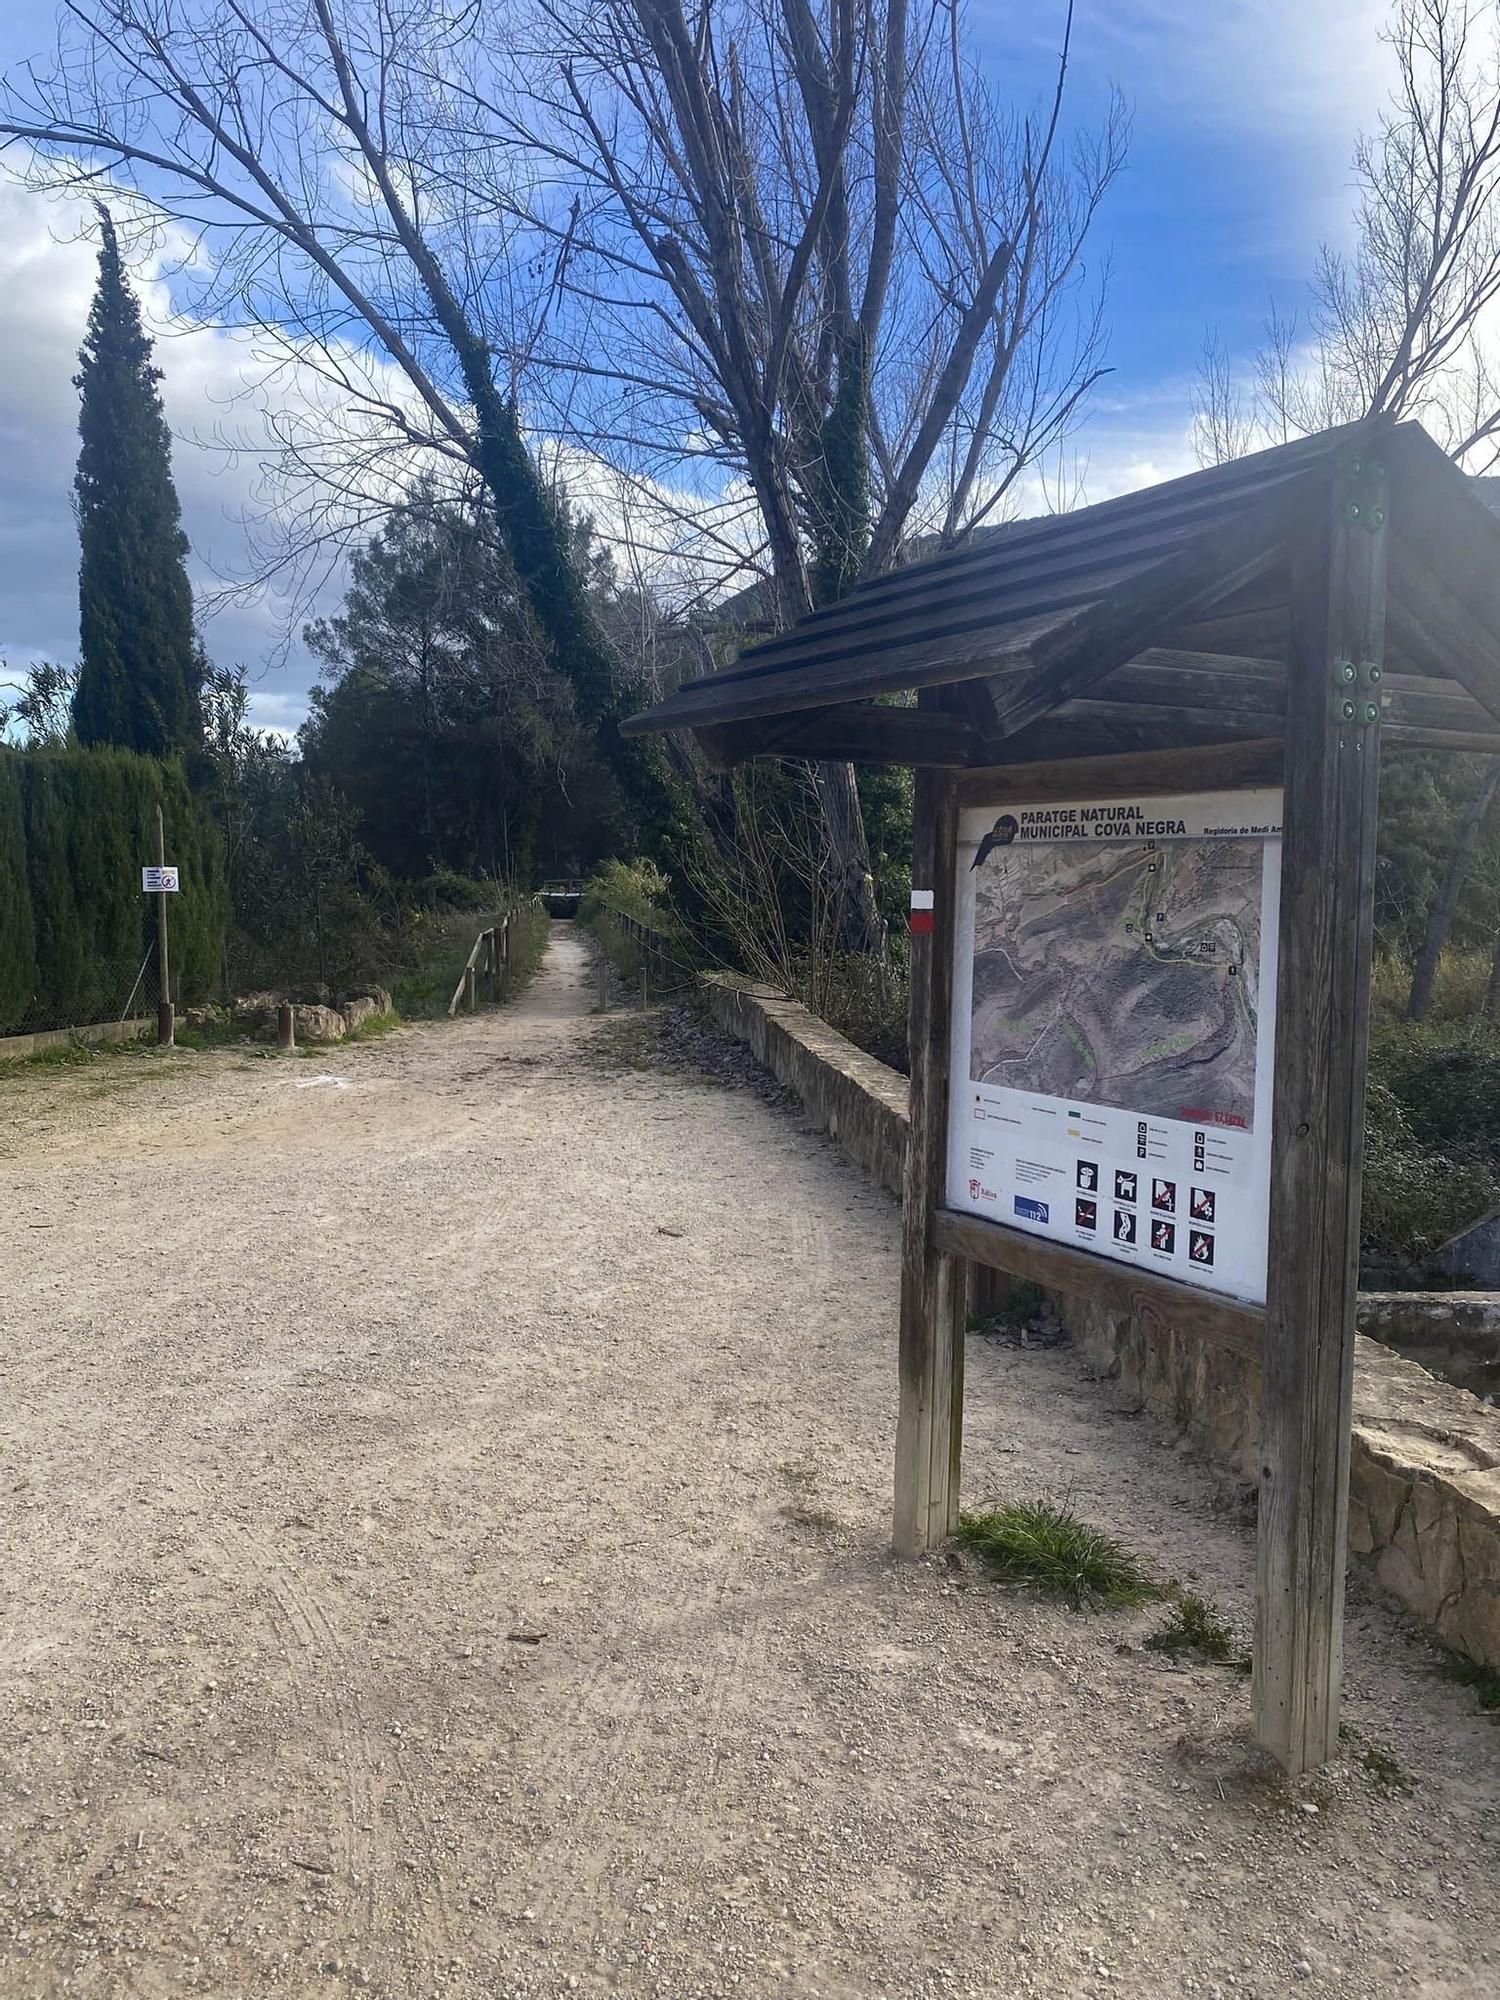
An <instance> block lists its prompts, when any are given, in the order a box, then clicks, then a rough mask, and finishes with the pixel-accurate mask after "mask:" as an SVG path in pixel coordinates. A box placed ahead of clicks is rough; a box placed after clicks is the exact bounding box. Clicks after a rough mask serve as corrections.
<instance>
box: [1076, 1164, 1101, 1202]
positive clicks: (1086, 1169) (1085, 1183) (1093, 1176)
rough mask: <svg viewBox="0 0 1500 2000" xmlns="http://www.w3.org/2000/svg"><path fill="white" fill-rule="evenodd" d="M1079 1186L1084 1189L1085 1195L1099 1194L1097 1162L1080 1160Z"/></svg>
mask: <svg viewBox="0 0 1500 2000" xmlns="http://www.w3.org/2000/svg"><path fill="white" fill-rule="evenodd" d="M1078 1185H1079V1186H1080V1187H1081V1188H1082V1189H1083V1191H1084V1193H1085V1194H1097V1193H1098V1192H1099V1162H1098V1161H1097V1160H1080V1161H1079V1162H1078Z"/></svg>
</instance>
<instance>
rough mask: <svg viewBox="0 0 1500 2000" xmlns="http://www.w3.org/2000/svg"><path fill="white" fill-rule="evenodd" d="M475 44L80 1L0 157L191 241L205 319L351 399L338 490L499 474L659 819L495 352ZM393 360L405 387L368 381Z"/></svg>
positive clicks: (431, 24)
mask: <svg viewBox="0 0 1500 2000" xmlns="http://www.w3.org/2000/svg"><path fill="white" fill-rule="evenodd" d="M475 38H476V28H475V13H474V10H473V9H472V8H469V9H463V10H460V11H459V13H458V14H456V15H448V16H444V15H442V14H435V13H434V12H433V11H432V10H431V9H430V8H428V7H426V6H424V5H422V4H420V0H378V4H377V3H376V0H371V4H368V5H366V4H364V0H347V4H343V0H253V4H252V0H65V4H64V6H63V8H62V13H61V28H60V41H59V46H58V50H57V54H56V57H55V59H54V61H53V62H52V63H51V65H50V66H49V67H47V68H45V69H43V68H41V67H38V66H36V65H28V66H26V67H24V68H23V69H20V70H18V71H14V72H12V73H11V74H10V75H9V76H8V77H7V78H6V79H5V83H4V86H3V90H0V141H3V142H5V143H6V145H7V151H8V156H9V158H10V160H11V163H12V165H13V167H14V168H15V170H16V171H17V172H19V174H20V175H21V176H22V177H23V178H24V179H25V180H27V181H28V182H29V183H30V184H32V185H34V186H38V187H42V188H49V189H66V190H73V191H81V192H86V191H89V190H91V189H93V188H94V187H96V186H97V185H98V184H99V183H100V182H101V181H103V180H106V179H107V180H108V181H109V182H110V183H111V184H112V185H114V186H115V187H116V188H123V189H127V190H133V191H134V193H135V194H136V195H137V196H138V198H139V207H140V210H141V211H142V212H145V213H148V214H149V213H154V214H156V215H158V216H164V217H167V218H170V220H171V221H172V222H173V223H174V224H175V225H176V226H177V228H178V229H179V230H180V231H186V232H187V235H188V237H189V239H190V247H189V254H187V255H185V256H184V257H183V258H182V259H181V260H180V261H179V263H178V266H177V268H176V271H175V273H174V286H175V289H176V293H177V296H178V297H179V298H180V299H181V300H182V302H183V304H184V307H185V310H186V311H187V312H188V313H190V314H191V315H192V316H194V317H196V318H198V319H200V320H202V321H205V322H208V323H223V322H225V321H227V322H229V323H231V324H233V325H237V326H247V325H248V326H250V327H253V328H258V329H260V330H261V331H262V333H263V334H264V335H265V337H266V339H267V340H268V342H270V343H271V344H272V345H273V346H279V348H280V349H281V350H282V351H283V352H289V353H291V354H293V355H295V358H296V361H297V363H298V365H299V366H300V367H302V368H304V369H313V370H316V371H318V372H319V373H321V375H322V376H323V377H324V379H325V380H326V382H327V384H328V385H329V388H330V390H331V391H332V393H333V397H334V398H343V399H347V402H348V404H349V405H350V406H352V410H353V412H354V414H355V417H356V419H357V421H358V425H359V428H360V435H359V437H358V439H357V440H356V439H355V438H353V437H351V436H350V435H349V434H348V432H347V431H346V433H345V435H344V437H343V438H342V439H341V440H340V445H341V448H340V449H336V450H334V451H332V452H330V453H329V454H328V456H327V459H326V461H325V462H324V464H323V466H322V468H321V469H322V472H323V475H324V477H325V478H326V479H327V481H328V482H329V483H330V485H331V486H332V487H333V488H334V489H335V490H338V489H340V488H342V489H344V492H345V493H347V491H348V489H349V487H350V485H351V482H353V481H355V479H356V474H355V471H354V462H355V461H354V457H353V455H352V454H351V453H350V452H349V451H348V450H347V449H346V447H347V446H349V445H351V444H354V443H356V442H358V443H359V444H362V445H363V446H365V447H366V448H367V449H368V451H369V452H370V453H371V454H372V455H373V456H374V457H375V458H376V459H377V460H380V459H382V458H384V457H386V456H387V455H388V454H389V453H390V452H391V450H392V448H393V447H395V448H397V449H398V450H399V452H400V453H401V457H400V459H399V461H398V464H399V466H400V467H401V468H402V469H405V470H410V467H411V463H412V460H411V457H410V454H412V453H416V454H418V456H419V457H421V458H431V457H432V456H433V455H436V456H437V457H438V458H439V459H447V460H450V461H454V462H456V463H457V464H458V465H459V466H460V467H462V468H464V469H466V470H472V471H473V472H474V473H476V474H477V475H478V476H479V477H480V478H481V479H482V480H483V482H484V484H485V485H486V487H487V488H488V489H489V491H490V494H491V496H492V497H493V500H494V503H495V507H496V511H497V515H498V518H499V520H500V522H501V526H502V531H503V532H504V534H505V536H506V540H507V543H508V546H509V549H510V553H511V557H512V560H513V562H514V565H515V569H516V573H517V576H518V577H519V579H520V581H521V584H522V586H523V588H524V589H525V591H526V593H527V596H528V598H529V601H530V603H531V605H532V608H533V610H534V612H535V614H536V617H537V622H538V625H539V627H540V629H541V630H542V632H543V633H544V634H545V635H546V637H547V639H548V641H549V643H550V645H551V647H552V650H553V652H554V655H555V657H556V659H557V661H558V664H559V666H560V667H561V668H562V670H563V671H564V673H565V674H566V675H567V676H568V678H569V679H570V681H571V682H572V684H573V687H574V691H575V696H576V699H577V706H578V710H579V713H580V715H581V716H582V718H583V719H584V720H585V721H586V722H588V723H589V724H591V725H592V726H593V727H594V728H595V729H596V730H597V731H598V733H599V736H600V739H601V743H602V746H603V749H604V752H605V755H606V757H607V759H608V760H609V761H610V763H611V764H612V766H613V768H614V769H615V772H616V775H617V776H618V777H619V778H620V780H621V782H622V786H623V788H624V790H625V792H626V795H627V797H628V798H629V799H630V801H631V803H632V804H633V805H634V807H635V808H636V810H637V811H638V812H639V813H641V814H642V815H645V816H654V817H656V818H657V819H658V821H660V819H661V818H663V817H669V816H670V814H671V810H672V808H671V805H670V801H669V800H668V799H667V798H665V797H664V786H663V782H662V779H663V772H662V768H661V766H660V764H659V762H658V758H657V753H655V752H654V751H653V750H651V749H649V748H643V747H642V746H641V745H638V744H631V743H627V742H625V741H623V740H622V739H621V738H620V737H619V735H618V730H617V727H616V725H617V722H618V719H619V716H620V714H621V713H622V712H623V710H624V709H625V708H627V707H628V706H629V705H630V698H631V696H630V690H628V689H627V688H626V687H625V686H624V685H623V684H622V675H621V673H620V670H619V662H618V660H617V658H616V656H615V654H614V652H613V650H612V649H611V647H610V646H609V645H608V643H607V642H606V640H605V637H604V635H603V634H602V633H601V631H600V630H599V627H598V625H597V623H596V620H595V618H594V615H593V612H592V609H591V607H590V604H589V600H588V596H587V592H586V590H585V588H584V582H583V579H582V578H581V577H580V576H579V574H578V572H577V570H576V568H575V566H574V565H573V564H572V562H571V560H570V557H569V551H568V547H567V542H566V536H565V532H564V529H563V525H562V521H561V517H560V513H559V510H558V507H557V504H556V501H555V498H554V496H553V495H552V494H550V493H549V492H548V490H547V489H546V487H545V485H544V483H543V481H542V480H541V478H540V476H539V474H538V471H537V467H536V465H535V462H534V460H533V458H532V455H531V452H530V450H529V449H528V446H527V442H526V439H525V436H524V434H523V429H522V419H521V413H520V409H519V405H518V400H517V394H516V385H515V382H514V380H513V378H512V377H511V376H509V375H508V374H507V372H506V369H505V367H504V366H503V365H502V361H501V360H500V359H497V348H496V341H495V335H496V333H497V330H498V329H499V327H500V326H501V325H502V324H503V323H504V322H505V319H506V315H507V313H508V311H509V309H510V306H511V304H512V299H511V279H512V277H513V273H512V270H511V266H510V263H509V261H508V250H509V244H510V241H511V230H510V224H509V222H508V219H507V218H508V217H509V216H510V215H511V213H512V210H513V203H511V202H510V201H509V200H508V199H507V198H505V191H504V190H503V189H499V188H496V187H494V186H487V185H485V184H484V182H483V181H482V178H481V177H482V175H483V173H484V172H485V171H486V164H487V163H486V162H483V161H479V160H476V159H472V158H466V157H464V140H463V137H462V134H461V133H459V132H457V131H456V130H455V127H454V122H453V120H452V118H451V117H450V116H449V104H448V101H447V96H446V92H445V89H444V87H442V85H441V84H440V83H439V82H438V81H437V79H438V78H439V76H440V74H441V72H442V69H443V66H444V63H445V61H446V62H447V63H448V64H450V65H451V66H453V67H454V68H455V69H460V68H461V66H462V63H463V62H464V60H465V59H466V55H467V52H468V51H469V50H470V49H471V48H472V47H473V46H474V43H475ZM416 51H420V59H419V60H414V59H413V57H414V52H416ZM460 166H461V169H462V171H461V172H460ZM372 346H373V347H374V348H375V349H377V350H378V352H379V353H380V355H381V356H382V357H383V358H384V362H385V364H386V373H385V375H384V376H375V375H372V373H371V371H370V370H369V369H368V368H366V367H364V366H363V365H362V357H363V356H364V354H365V353H366V352H367V351H368V350H369V349H370V348H371V347H372ZM396 483H397V482H396V481H392V482H391V492H392V497H394V490H395V486H396ZM330 532H336V528H335V529H332V530H330Z"/></svg>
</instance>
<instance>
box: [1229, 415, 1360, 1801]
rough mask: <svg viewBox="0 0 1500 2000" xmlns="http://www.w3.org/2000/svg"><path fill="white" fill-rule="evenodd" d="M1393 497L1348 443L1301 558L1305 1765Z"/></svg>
mask: <svg viewBox="0 0 1500 2000" xmlns="http://www.w3.org/2000/svg"><path fill="white" fill-rule="evenodd" d="M1373 456H1374V457H1375V458H1376V459H1378V456H1379V454H1378V451H1377V452H1376V453H1375V454H1373ZM1387 504H1388V503H1387V497H1386V480H1385V474H1384V469H1383V467H1381V466H1380V465H1379V464H1378V463H1375V464H1372V463H1371V462H1370V457H1369V456H1366V457H1364V458H1360V457H1355V458H1354V459H1352V460H1351V461H1350V462H1349V463H1348V464H1347V465H1345V466H1343V467H1342V468H1341V469H1340V471H1339V473H1338V474H1337V475H1336V477H1335V480H1334V490H1333V495H1332V502H1331V506H1330V508H1329V512H1328V515H1327V516H1326V518H1325V521H1324V523H1323V524H1322V528H1321V532H1314V533H1313V534H1312V535H1311V536H1310V537H1309V538H1308V542H1307V545H1306V547H1305V548H1304V549H1303V550H1302V551H1300V552H1299V553H1298V555H1297V557H1296V559H1295V561H1294V568H1293V610H1292V626H1293V632H1292V651H1291V660H1290V666H1289V669H1288V677H1287V679H1288V686H1287V727H1286V809H1285V820H1284V826H1285V833H1284V839H1283V846H1282V866H1281V964H1280V975H1279V979H1278V982H1277V1019H1276V1082H1275V1105H1274V1116H1273V1128H1272V1130H1273V1136H1272V1167H1271V1218H1270V1221H1271V1238H1270V1240H1271V1252H1270V1271H1269V1279H1268V1292H1267V1300H1266V1324H1265V1387H1264V1396H1263V1403H1262V1411H1261V1476H1260V1527H1259V1548H1258V1564H1257V1596H1256V1640H1255V1684H1254V1707H1255V1733H1256V1737H1257V1739H1258V1741H1259V1742H1260V1743H1261V1744H1262V1745H1264V1747H1265V1748H1266V1749H1268V1750H1270V1751H1271V1752H1272V1753H1273V1755H1274V1756H1275V1757H1276V1758H1277V1759H1278V1760H1279V1762H1280V1763H1281V1764H1282V1765H1283V1767H1284V1768H1285V1769H1286V1770H1287V1771H1288V1772H1290V1773H1292V1774H1293V1775H1295V1774H1297V1773H1299V1772H1302V1771H1306V1770H1309V1769H1311V1768H1312V1767H1314V1766H1315V1765H1317V1764H1320V1763H1322V1762H1324V1761H1325V1760H1326V1759H1327V1758H1329V1757H1331V1756H1334V1755H1336V1754H1337V1750H1338V1735H1339V1679H1340V1673H1341V1670H1342V1664H1343V1625H1344V1570H1345V1565H1346V1562H1347V1542H1348V1518H1349V1425H1350V1409H1351V1402H1352V1396H1353V1384H1354V1306H1355V1293H1356V1286H1357V1283H1358V1268H1359V1207H1360V1169H1361V1162H1362V1155H1363V1146H1364V1084H1365V1047H1366V1040H1367V1030H1368V1026H1369V1004H1370V937H1371V926H1372V911H1373V903H1374V882H1375V813H1376V801H1377V793H1378V789H1379V779H1380V721H1379V713H1380V688H1379V679H1380V662H1381V658H1382V650H1383V646H1384V636H1385V553H1386V552H1385V544H1386V533H1385V520H1386V509H1387Z"/></svg>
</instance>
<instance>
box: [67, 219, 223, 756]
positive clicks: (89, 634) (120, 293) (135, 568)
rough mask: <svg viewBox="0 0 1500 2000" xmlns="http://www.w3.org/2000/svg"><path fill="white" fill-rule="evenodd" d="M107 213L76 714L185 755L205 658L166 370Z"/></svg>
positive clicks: (82, 509)
mask: <svg viewBox="0 0 1500 2000" xmlns="http://www.w3.org/2000/svg"><path fill="white" fill-rule="evenodd" d="M99 224H100V230H101V233H102V238H103V240H102V242H101V244H100V248H99V283H98V288H97V290H96V291H95V293H94V303H93V306H92V308H91V309H90V312H89V323H88V332H87V334H86V335H85V338H84V344H83V350H82V352H81V353H80V355H79V363H80V369H79V373H78V374H77V375H75V376H74V378H73V381H74V386H75V387H76V388H77V389H78V390H79V391H80V392H81V397H82V401H81V405H80V409H79V415H78V432H79V437H80V439H81V440H82V444H81V448H80V450H79V454H78V475H77V478H76V479H75V480H74V490H75V492H76V493H77V496H78V529H79V538H80V540H81V542H82V561H81V564H80V566H79V572H78V598H79V628H80V637H81V645H82V652H81V658H80V661H79V669H78V691H77V693H76V694H75V696H74V698H73V723H74V727H75V728H76V730H77V732H78V738H79V741H80V742H82V743H88V744H92V743H115V744H119V745H121V746H122V747H124V748H126V749H130V750H139V751H142V752H144V753H145V754H146V755H147V756H149V757H166V756H171V755H173V754H174V753H178V752H180V753H182V754H184V755H189V754H191V753H193V752H194V751H196V750H197V749H198V747H199V745H200V741H201V736H202V726H201V719H200V704H199V681H198V672H199V669H198V662H197V659H196V657H195V651H194V644H193V597H192V591H191V589H190V587H189V584H188V577H187V567H186V560H185V559H186V556H187V548H188V544H187V537H186V536H185V535H184V534H183V532H182V517H181V511H180V509H179V507H178V504H177V490H176V488H175V487H174V486H173V484H172V462H171V440H170V437H169V435H168V432H167V423H166V418H165V416H164V415H163V414H162V406H161V395H160V393H159V391H158V389H157V384H158V382H160V380H161V370H160V369H159V368H155V367H153V366H152V362H151V342H150V340H149V339H148V338H147V336H146V332H145V329H144V327H143V326H142V324H141V313H140V307H139V306H138V304H137V303H136V299H135V295H134V294H133V293H132V291H131V289H130V287H129V285H128V284H127V283H126V280H125V272H124V267H123V265H122V264H121V262H120V249H119V245H118V243H117V242H116V240H115V231H114V224H113V223H112V222H111V220H110V217H109V214H108V211H107V210H105V209H103V208H101V209H100V210H99Z"/></svg>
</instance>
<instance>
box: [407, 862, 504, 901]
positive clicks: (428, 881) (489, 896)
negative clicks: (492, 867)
mask: <svg viewBox="0 0 1500 2000" xmlns="http://www.w3.org/2000/svg"><path fill="white" fill-rule="evenodd" d="M416 894H417V895H418V896H420V897H421V898H422V900H423V901H424V902H426V903H428V904H429V905H430V906H431V907H432V908H433V909H435V910H492V909H494V907H495V895H496V887H495V884H494V883H493V882H476V881H474V880H473V879H472V878H471V877H470V876H468V875H457V874H455V873H454V871H453V870H452V869H451V868H439V869H437V870H435V871H434V873H432V874H431V875H427V876H424V877H423V878H422V880H421V881H420V882H418V883H417V885H416Z"/></svg>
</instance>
